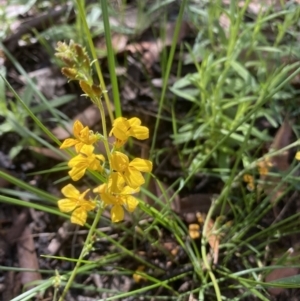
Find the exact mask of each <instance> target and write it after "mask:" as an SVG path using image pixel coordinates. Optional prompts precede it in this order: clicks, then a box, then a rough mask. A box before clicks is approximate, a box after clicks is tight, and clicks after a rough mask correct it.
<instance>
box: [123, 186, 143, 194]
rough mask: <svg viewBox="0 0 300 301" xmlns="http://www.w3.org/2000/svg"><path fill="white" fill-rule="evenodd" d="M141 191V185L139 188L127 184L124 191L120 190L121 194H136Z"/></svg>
mask: <svg viewBox="0 0 300 301" xmlns="http://www.w3.org/2000/svg"><path fill="white" fill-rule="evenodd" d="M139 191H140V187H137V188H132V187H130V186H125V187H124V188H123V189H122V191H121V192H120V194H121V195H126V194H134V193H137V192H139Z"/></svg>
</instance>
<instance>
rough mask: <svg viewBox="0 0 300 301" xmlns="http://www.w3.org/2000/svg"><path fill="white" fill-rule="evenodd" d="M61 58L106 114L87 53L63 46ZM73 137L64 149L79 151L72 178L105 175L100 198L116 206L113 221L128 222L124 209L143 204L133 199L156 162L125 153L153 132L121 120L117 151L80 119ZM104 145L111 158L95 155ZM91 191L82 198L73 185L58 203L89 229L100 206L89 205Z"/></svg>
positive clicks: (114, 127)
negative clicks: (130, 143) (129, 144)
mask: <svg viewBox="0 0 300 301" xmlns="http://www.w3.org/2000/svg"><path fill="white" fill-rule="evenodd" d="M56 56H57V57H59V58H60V59H62V60H63V61H64V62H65V64H66V65H67V67H65V68H62V73H63V74H64V75H65V76H67V77H68V78H69V79H70V80H78V81H79V84H80V87H81V89H82V90H83V91H84V92H85V95H86V96H88V97H89V98H90V99H91V100H92V102H93V103H94V104H96V105H97V106H98V108H99V110H100V113H101V112H102V111H101V110H102V103H101V94H102V90H101V88H100V87H99V86H97V85H95V84H94V83H93V80H92V71H91V67H90V65H91V63H90V60H89V57H88V55H87V53H86V51H85V49H84V48H82V47H81V46H80V45H78V44H75V43H73V42H70V44H69V45H67V44H65V43H58V47H57V53H56ZM102 117H103V116H102ZM103 128H104V126H103ZM73 134H74V138H68V139H66V140H65V141H64V142H63V143H62V144H61V146H60V148H61V149H65V148H69V147H74V148H75V152H76V156H74V157H73V158H72V159H71V160H70V161H69V162H68V166H69V167H70V168H71V170H70V171H69V176H70V177H71V179H72V180H73V181H78V180H80V179H81V178H82V177H83V176H84V175H85V173H86V171H87V170H90V171H93V172H95V173H99V174H101V179H104V183H102V184H101V185H99V186H97V187H96V188H94V189H93V190H92V191H93V192H94V193H96V194H98V196H99V197H100V200H101V201H102V202H103V204H104V206H111V219H112V221H113V222H119V221H122V220H123V219H124V208H125V209H127V211H129V212H133V211H134V210H135V208H136V207H137V205H138V200H137V199H136V198H135V197H133V196H132V195H133V194H135V193H137V192H139V191H140V187H141V185H143V184H144V183H145V180H144V177H143V175H142V173H143V172H151V171H152V162H151V161H149V160H145V159H140V158H134V159H133V160H132V161H130V160H129V158H128V156H127V155H126V154H124V152H123V151H122V147H123V146H124V144H125V143H126V142H127V140H128V139H129V137H133V138H136V139H139V140H144V139H147V138H149V129H148V128H147V127H145V126H142V125H141V120H140V119H139V118H136V117H133V118H130V119H126V118H124V117H119V118H116V119H115V120H114V122H113V125H112V129H111V131H110V133H109V136H113V137H114V138H115V141H114V143H113V145H112V146H111V147H109V145H108V137H107V136H108V135H107V134H106V130H105V131H104V130H103V135H102V134H99V133H94V132H93V131H91V130H90V129H89V128H88V127H87V126H84V125H83V124H82V123H81V122H80V121H79V120H77V121H75V123H74V126H73ZM98 141H102V142H103V143H104V145H105V149H106V151H107V153H106V158H105V156H104V155H103V154H97V152H96V151H95V150H96V147H95V144H96V142H98ZM99 178H100V177H99ZM89 190H90V189H88V190H86V191H84V192H83V193H80V192H79V191H78V190H77V189H76V188H75V187H74V186H73V185H71V184H68V185H67V186H65V187H64V188H62V194H63V195H64V196H65V198H64V199H61V200H59V201H58V207H59V209H60V210H61V211H62V212H72V215H71V222H73V223H76V224H79V225H84V223H85V222H86V219H87V212H88V211H91V210H94V209H95V208H96V207H97V203H96V201H95V200H92V201H88V200H86V198H85V197H86V194H87V193H88V192H89Z"/></svg>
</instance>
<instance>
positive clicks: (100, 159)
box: [96, 154, 105, 162]
mask: <svg viewBox="0 0 300 301" xmlns="http://www.w3.org/2000/svg"><path fill="white" fill-rule="evenodd" d="M96 158H97V159H98V160H99V161H101V162H105V158H104V156H103V155H101V154H100V155H96Z"/></svg>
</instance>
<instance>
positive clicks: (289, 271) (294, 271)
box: [265, 251, 300, 296]
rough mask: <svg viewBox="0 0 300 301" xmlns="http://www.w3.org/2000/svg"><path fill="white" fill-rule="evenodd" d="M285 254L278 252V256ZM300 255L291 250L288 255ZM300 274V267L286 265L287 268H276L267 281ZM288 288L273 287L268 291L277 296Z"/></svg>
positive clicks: (273, 263)
mask: <svg viewBox="0 0 300 301" xmlns="http://www.w3.org/2000/svg"><path fill="white" fill-rule="evenodd" d="M282 255H283V254H278V256H277V257H278V258H281V257H282ZM296 256H299V254H296V253H295V252H293V251H291V252H290V255H289V257H288V259H289V258H291V257H296ZM272 265H277V262H275V261H274V262H272ZM281 265H282V264H281ZM299 274H300V269H299V268H294V267H288V266H287V267H285V268H281V269H275V270H273V271H272V272H270V273H269V274H268V275H267V276H266V278H265V281H266V282H271V281H275V280H279V279H282V278H286V277H291V276H296V275H299ZM285 290H286V289H285V288H281V287H271V288H269V289H268V291H269V292H270V294H271V295H273V296H277V295H279V294H281V293H282V292H284V291H285Z"/></svg>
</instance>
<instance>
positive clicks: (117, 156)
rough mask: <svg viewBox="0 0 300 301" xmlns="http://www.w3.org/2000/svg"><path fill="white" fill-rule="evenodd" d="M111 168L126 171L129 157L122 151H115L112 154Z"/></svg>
mask: <svg viewBox="0 0 300 301" xmlns="http://www.w3.org/2000/svg"><path fill="white" fill-rule="evenodd" d="M110 160H111V163H110V164H111V168H112V169H113V170H115V171H119V172H122V171H124V170H125V169H126V168H127V167H128V164H129V159H128V157H127V156H126V155H125V154H123V153H121V152H113V153H112V155H111V158H110Z"/></svg>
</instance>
